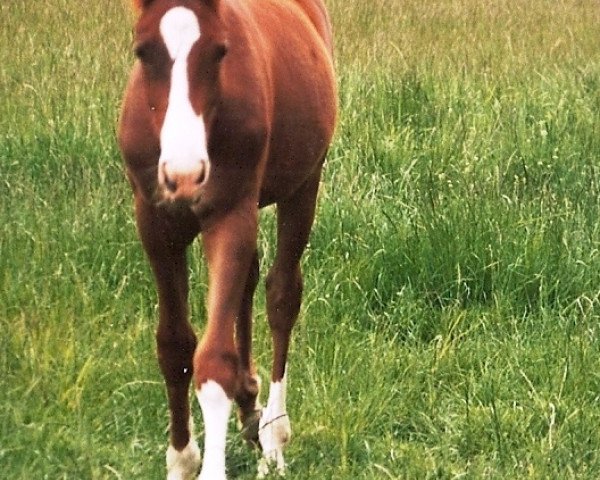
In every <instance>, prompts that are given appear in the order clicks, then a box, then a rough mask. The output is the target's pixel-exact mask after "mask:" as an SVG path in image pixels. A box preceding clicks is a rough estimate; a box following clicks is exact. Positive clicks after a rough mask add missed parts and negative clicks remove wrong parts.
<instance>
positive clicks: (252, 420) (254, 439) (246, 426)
mask: <svg viewBox="0 0 600 480" xmlns="http://www.w3.org/2000/svg"><path fill="white" fill-rule="evenodd" d="M261 414H262V409H258V410H254V411H253V412H251V413H249V414H247V415H244V416H243V418H242V419H241V420H240V433H241V434H242V438H243V439H244V440H245V441H246V443H247V444H248V445H249V446H251V447H252V448H260V442H259V441H258V426H259V423H260V417H261Z"/></svg>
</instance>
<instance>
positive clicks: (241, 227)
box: [194, 202, 258, 480]
mask: <svg viewBox="0 0 600 480" xmlns="http://www.w3.org/2000/svg"><path fill="white" fill-rule="evenodd" d="M257 217H258V212H257V207H256V203H255V202H247V203H246V204H245V205H244V206H241V207H239V208H237V209H235V210H233V211H231V212H230V213H228V214H227V215H226V216H225V218H223V219H221V220H220V221H218V222H216V223H215V224H213V225H211V226H210V227H209V228H208V229H206V230H205V231H203V233H202V241H203V245H204V252H205V256H206V259H207V262H208V270H209V291H208V322H207V326H206V331H205V333H204V336H203V338H202V341H201V342H200V345H199V346H198V349H197V350H196V355H195V358H194V380H195V385H196V393H197V397H198V401H199V403H200V407H201V409H202V415H203V417H204V429H205V440H204V457H203V462H202V472H201V474H200V477H199V478H200V479H201V480H223V479H225V478H226V476H225V444H226V435H227V422H228V419H229V414H230V411H231V404H232V399H234V398H236V396H237V395H238V393H239V390H240V384H241V381H242V378H241V377H242V370H243V369H242V366H241V365H240V358H239V356H238V350H237V348H236V342H235V334H234V332H235V323H236V318H237V316H238V314H239V312H240V308H241V306H242V298H243V296H244V291H245V289H246V279H247V278H248V275H249V271H250V268H251V265H252V262H253V258H254V255H255V250H256V230H257Z"/></svg>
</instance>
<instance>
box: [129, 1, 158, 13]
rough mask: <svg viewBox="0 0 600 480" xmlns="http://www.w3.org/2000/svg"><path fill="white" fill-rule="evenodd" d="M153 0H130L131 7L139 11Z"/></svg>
mask: <svg viewBox="0 0 600 480" xmlns="http://www.w3.org/2000/svg"><path fill="white" fill-rule="evenodd" d="M152 1H153V0H132V3H133V9H134V10H135V11H136V12H140V11H141V10H142V9H143V8H146V7H147V6H148V5H150V4H151V3H152Z"/></svg>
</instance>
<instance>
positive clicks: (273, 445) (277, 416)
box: [258, 373, 292, 478]
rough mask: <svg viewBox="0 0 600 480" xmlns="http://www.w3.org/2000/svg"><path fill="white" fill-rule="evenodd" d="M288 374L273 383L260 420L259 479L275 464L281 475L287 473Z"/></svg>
mask: <svg viewBox="0 0 600 480" xmlns="http://www.w3.org/2000/svg"><path fill="white" fill-rule="evenodd" d="M286 391H287V373H286V374H284V376H283V378H282V379H281V381H280V382H271V388H270V389H269V400H268V402H267V406H266V407H265V408H264V410H263V412H262V416H261V418H260V423H259V427H258V428H259V430H258V438H259V441H260V445H261V446H262V449H263V458H262V459H261V462H260V464H259V466H258V476H259V478H263V477H265V476H266V475H267V474H268V473H269V465H270V464H272V463H275V464H276V466H277V470H278V471H279V473H280V474H283V473H284V471H285V460H284V459H283V448H284V446H285V445H286V444H287V443H288V441H289V440H290V436H291V433H292V432H291V428H290V419H289V417H288V415H287V411H286V406H285V402H286Z"/></svg>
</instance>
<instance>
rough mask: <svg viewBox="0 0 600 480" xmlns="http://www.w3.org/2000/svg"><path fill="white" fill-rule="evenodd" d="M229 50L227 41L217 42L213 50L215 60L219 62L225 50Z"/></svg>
mask: <svg viewBox="0 0 600 480" xmlns="http://www.w3.org/2000/svg"><path fill="white" fill-rule="evenodd" d="M228 50H229V47H228V46H227V43H225V42H224V43H218V44H217V45H216V46H215V51H214V55H215V60H216V61H217V62H220V61H221V60H223V57H224V56H225V55H227V51H228Z"/></svg>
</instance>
